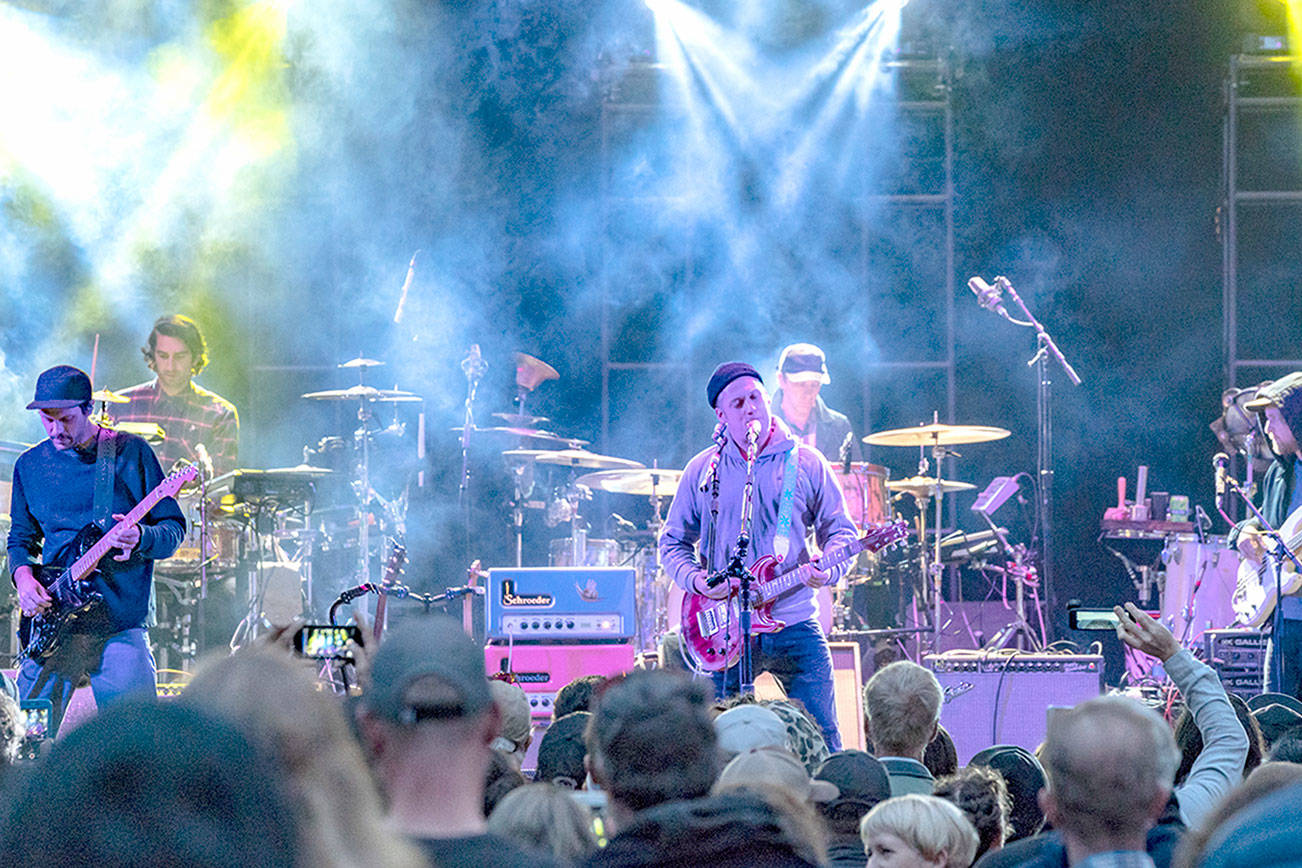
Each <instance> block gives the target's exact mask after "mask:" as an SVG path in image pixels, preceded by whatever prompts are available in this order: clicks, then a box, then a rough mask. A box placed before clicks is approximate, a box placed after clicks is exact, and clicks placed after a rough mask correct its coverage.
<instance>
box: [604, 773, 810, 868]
mask: <svg viewBox="0 0 1302 868" xmlns="http://www.w3.org/2000/svg"><path fill="white" fill-rule="evenodd" d="M781 798H782V797H781V795H780V794H777V793H770V792H759V791H754V790H736V791H733V792H729V793H725V794H723V795H718V796H709V797H706V798H700V799H693V800H691V801H675V802H670V803H668V804H664V805H659V806H657V807H654V808H650V809H648V810H646V811H643V812H642V813H640V814H638V815H637V817H636V818H634V819H633V821H632V822H631V823H630V824H629V825H628V826H627V827H625V828H623V829H621V830H620V833H619V834H618V835H616V836H615V837H614V838H612V839H611V840H610V843H609V844H608V845H607V846H606V848H605V849H604V850H602V851H601V852H600V853H599V854H598V855H597V856H595V857H594V858H593V859H592V860H591V861H590V863H589V864H592V865H601V866H623V868H633V866H648V868H650V866H656V868H659V866H663V865H687V864H691V865H709V866H711V868H752V866H756V865H763V866H765V868H783V866H807V865H819V864H822V860H823V854H822V853H821V852H820V850H819V846H818V844H819V842H818V841H817V840H814V839H811V837H810V833H811V830H810V829H809V827H808V826H807V825H805V823H804V822H803V821H802V820H801V819H799V818H798V817H797V816H796V815H794V814H792V813H789V812H787V811H785V810H784V809H783V808H782V807H781V806H780V804H781Z"/></svg>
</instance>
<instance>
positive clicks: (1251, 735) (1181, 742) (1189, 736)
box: [1175, 693, 1265, 784]
mask: <svg viewBox="0 0 1302 868" xmlns="http://www.w3.org/2000/svg"><path fill="white" fill-rule="evenodd" d="M1227 696H1228V698H1229V700H1230V705H1232V706H1233V707H1234V713H1235V715H1237V716H1238V718H1239V725H1240V726H1242V727H1243V732H1244V734H1246V735H1247V736H1248V755H1247V757H1246V758H1245V759H1244V760H1243V774H1244V776H1245V777H1246V776H1247V775H1248V774H1250V773H1251V772H1252V770H1253V769H1255V768H1256V767H1257V766H1259V765H1261V759H1262V754H1263V753H1264V752H1265V742H1264V741H1263V740H1262V737H1261V727H1260V726H1259V725H1258V724H1257V719H1256V718H1255V717H1253V716H1252V710H1251V709H1249V708H1248V704H1247V703H1246V702H1244V701H1243V700H1242V699H1241V698H1239V697H1238V696H1235V695H1234V694H1233V693H1230V694H1227ZM1175 744H1176V747H1177V748H1179V749H1180V765H1179V767H1178V768H1177V769H1176V772H1175V782H1176V784H1181V783H1183V782H1184V779H1185V778H1186V777H1187V776H1188V775H1189V772H1190V770H1191V769H1192V768H1193V764H1194V762H1195V761H1196V760H1197V759H1198V756H1199V754H1201V753H1202V751H1203V734H1202V732H1201V731H1200V730H1199V729H1198V724H1197V723H1196V722H1195V721H1194V719H1193V715H1192V714H1190V713H1189V709H1188V708H1185V709H1184V710H1183V711H1181V712H1180V716H1179V717H1178V718H1177V719H1176V722H1175Z"/></svg>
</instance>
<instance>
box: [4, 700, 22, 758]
mask: <svg viewBox="0 0 1302 868" xmlns="http://www.w3.org/2000/svg"><path fill="white" fill-rule="evenodd" d="M26 734H27V727H26V725H25V724H24V721H23V712H22V709H21V708H20V707H19V705H18V700H16V699H14V698H13V697H12V696H10V695H9V694H8V693H6V692H4V691H2V690H0V765H9V764H10V763H12V762H13V761H14V760H15V759H17V758H18V749H19V748H21V747H22V744H23V736H24V735H26Z"/></svg>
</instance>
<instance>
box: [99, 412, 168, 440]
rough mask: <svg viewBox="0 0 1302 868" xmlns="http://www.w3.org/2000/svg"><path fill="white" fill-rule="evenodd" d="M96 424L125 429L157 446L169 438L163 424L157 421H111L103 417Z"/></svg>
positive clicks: (117, 429) (120, 429) (118, 429)
mask: <svg viewBox="0 0 1302 868" xmlns="http://www.w3.org/2000/svg"><path fill="white" fill-rule="evenodd" d="M95 424H97V425H99V426H101V427H103V428H110V429H112V430H114V431H125V432H126V433H128V434H135V435H136V436H138V437H143V438H145V440H146V441H148V442H149V443H150V444H151V445H153V446H157V445H158V444H159V443H162V442H163V441H164V440H166V439H167V435H166V434H165V433H164V432H163V428H162V426H160V425H159V424H158V423H157V422H111V421H109V420H107V419H103V418H101V419H99V420H98V421H96V423H95Z"/></svg>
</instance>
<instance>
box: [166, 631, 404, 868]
mask: <svg viewBox="0 0 1302 868" xmlns="http://www.w3.org/2000/svg"><path fill="white" fill-rule="evenodd" d="M180 701H181V702H182V703H184V704H186V705H191V706H193V707H195V708H198V709H200V710H201V711H204V712H207V713H210V714H214V715H219V716H221V717H223V718H225V719H226V720H228V721H230V722H232V723H234V724H235V725H237V726H238V727H239V728H240V731H241V732H243V733H245V734H246V735H247V736H248V737H249V738H250V739H251V740H252V741H253V742H254V743H255V744H256V745H258V747H259V748H261V749H262V750H264V751H266V752H267V753H268V754H270V755H271V756H272V757H273V758H274V759H275V760H276V762H277V764H278V765H279V767H280V768H281V769H282V770H283V772H284V774H285V780H286V785H287V787H288V790H289V792H290V795H291V798H292V801H293V804H294V809H295V813H296V814H297V816H298V820H299V837H300V840H301V842H302V845H301V846H302V851H303V853H305V854H308V855H310V856H311V857H312V858H311V861H313V862H315V863H317V864H322V865H327V864H331V863H332V861H333V860H334V859H336V858H339V859H342V860H343V861H350V858H351V859H363V858H366V859H367V860H368V861H370V862H372V864H386V863H387V862H388V859H387V858H386V857H388V856H390V855H396V859H395V861H397V862H403V861H408V862H409V861H411V857H414V856H415V851H414V850H412V851H410V852H408V853H406V855H405V856H404V855H402V853H401V851H403V850H404V849H405V848H406V844H405V843H404V842H402V841H401V840H400V839H398V838H397V837H396V836H394V835H392V834H390V833H389V832H388V831H387V830H386V829H385V828H384V826H383V824H382V823H381V822H380V820H381V816H382V809H381V806H380V799H379V795H378V794H377V793H376V791H375V785H374V782H373V780H372V778H371V776H370V773H369V772H368V770H367V768H366V762H365V760H364V759H363V757H362V751H361V746H360V745H359V744H358V743H357V740H356V738H354V736H353V733H352V730H351V728H350V727H349V725H348V721H347V719H346V718H345V717H344V710H343V707H342V705H341V703H340V701H339V700H338V699H337V698H336V697H335V696H334V695H333V694H329V693H324V692H322V691H320V690H318V689H317V685H316V681H315V679H313V677H312V675H311V674H310V672H309V671H308V670H306V669H305V668H304V666H303V661H301V660H294V659H293V658H291V657H289V656H288V655H287V654H286V653H284V652H282V651H279V650H277V649H271V648H266V649H256V648H246V649H244V650H242V651H240V652H239V653H237V654H233V655H220V656H214V657H211V658H208V659H206V660H204V661H203V662H201V663H200V665H199V668H198V671H197V672H196V673H195V676H194V678H193V679H192V680H191V681H190V683H189V684H188V685H187V686H186V688H185V691H184V692H183V693H182V695H181V700H180Z"/></svg>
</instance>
